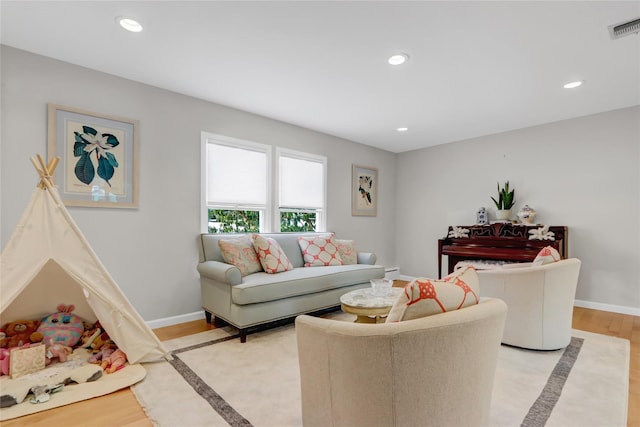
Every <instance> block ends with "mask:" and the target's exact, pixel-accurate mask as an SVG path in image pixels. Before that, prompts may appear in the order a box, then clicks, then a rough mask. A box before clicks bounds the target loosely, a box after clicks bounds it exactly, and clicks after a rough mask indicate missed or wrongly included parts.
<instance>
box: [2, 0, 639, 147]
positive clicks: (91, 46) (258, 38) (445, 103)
mask: <svg viewBox="0 0 640 427" xmlns="http://www.w3.org/2000/svg"><path fill="white" fill-rule="evenodd" d="M0 14H1V41H2V44H5V45H8V46H13V47H16V48H19V49H23V50H27V51H30V52H34V53H37V54H41V55H45V56H49V57H52V58H57V59H60V60H62V61H66V62H70V63H73V64H78V65H81V66H84V67H88V68H92V69H96V70H100V71H104V72H106V73H110V74H114V75H117V76H121V77H125V78H127V79H131V80H135V81H139V82H144V83H147V84H150V85H153V86H157V87H161V88H165V89H168V90H171V91H175V92H179V93H183V94H186V95H190V96H194V97H197V98H201V99H204V100H208V101H211V102H215V103H219V104H223V105H227V106H230V107H235V108H238V109H241V110H245V111H249V112H253V113H256V114H260V115H263V116H267V117H271V118H274V119H278V120H282V121H284V122H289V123H293V124H296V125H299V126H303V127H306V128H310V129H314V130H317V131H320V132H324V133H328V134H331V135H336V136H339V137H342V138H345V139H348V140H352V141H356V142H360V143H362V144H366V145H371V146H374V147H378V148H382V149H385V150H388V151H392V152H403V151H407V150H412V149H417V148H422V147H428V146H433V145H438V144H444V143H447V142H452V141H458V140H462V139H467V138H473V137H477V136H481V135H488V134H493V133H498V132H503V131H507V130H511V129H518V128H523V127H527V126H532V125H537V124H541V123H547V122H553V121H558V120H563V119H568V118H572V117H578V116H583V115H587V114H594V113H598V112H602V111H609V110H614V109H617V108H623V107H628V106H632V105H640V41H639V39H640V37H639V36H638V35H637V34H636V35H632V36H628V37H624V38H621V39H618V40H611V38H610V37H609V32H608V28H607V27H608V26H609V25H612V24H617V23H620V22H621V21H626V20H629V19H633V18H638V17H640V1H602V2H598V1H565V2H557V1H533V2H528V1H510V2H507V1H502V2H490V1H470V2H456V1H449V2H445V1H407V2H402V1H371V2H370V1H324V2H315V1H289V2H282V1H280V2H276V1H257V2H248V1H235V2H214V1H194V2H189V1H141V2H116V1H103V2H96V1H91V2H84V1H82V2H78V1H70V2H57V1H47V2H36V1H24V0H20V1H7V0H3V1H2V2H1V3H0ZM117 16H128V17H132V18H135V19H137V20H138V21H139V22H140V23H141V24H142V25H143V26H144V31H143V32H141V33H129V32H126V31H124V30H122V29H121V28H120V27H119V26H118V25H117V24H116V23H115V18H116V17H117ZM396 52H406V53H408V54H409V55H410V60H409V62H408V63H407V64H406V65H404V66H402V67H395V68H394V67H392V66H390V65H388V64H387V63H386V58H387V57H388V56H390V55H391V54H393V53H396ZM576 79H583V80H585V81H586V83H585V84H584V85H583V86H581V87H580V88H578V89H574V90H566V89H563V88H562V85H563V84H564V83H566V82H568V81H572V80H576ZM400 126H407V127H409V131H408V132H404V133H399V132H397V131H396V130H395V129H396V128H397V127H400Z"/></svg>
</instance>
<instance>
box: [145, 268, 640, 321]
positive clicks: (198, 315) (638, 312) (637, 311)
mask: <svg viewBox="0 0 640 427" xmlns="http://www.w3.org/2000/svg"><path fill="white" fill-rule="evenodd" d="M390 270H392V269H390ZM388 273H391V274H394V275H397V277H394V279H400V280H409V281H410V280H413V279H415V277H412V276H405V275H402V274H399V271H398V270H397V269H396V270H393V271H388ZM574 305H575V306H576V307H584V308H591V309H593V310H602V311H610V312H613V313H620V314H629V315H631V316H640V308H635V307H625V306H621V305H612V304H602V303H599V302H591V301H584V300H578V299H577V300H575V302H574ZM200 319H204V310H200V311H196V312H193V313H187V314H181V315H179V316H171V317H165V318H163V319H156V320H149V321H147V322H146V324H147V325H148V326H149V327H150V328H151V329H156V328H163V327H165V326H172V325H177V324H179V323H186V322H192V321H194V320H200Z"/></svg>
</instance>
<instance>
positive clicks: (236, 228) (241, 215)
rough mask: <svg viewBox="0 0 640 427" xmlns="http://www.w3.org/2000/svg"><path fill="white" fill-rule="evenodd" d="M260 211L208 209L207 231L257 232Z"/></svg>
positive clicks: (258, 229)
mask: <svg viewBox="0 0 640 427" xmlns="http://www.w3.org/2000/svg"><path fill="white" fill-rule="evenodd" d="M259 231H260V212H258V211H235V210H222V209H209V233H258V232H259Z"/></svg>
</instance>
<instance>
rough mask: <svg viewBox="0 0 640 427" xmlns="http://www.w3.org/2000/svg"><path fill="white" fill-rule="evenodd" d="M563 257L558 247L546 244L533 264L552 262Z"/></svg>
mask: <svg viewBox="0 0 640 427" xmlns="http://www.w3.org/2000/svg"><path fill="white" fill-rule="evenodd" d="M561 258H562V257H561V256H560V253H559V252H558V251H557V250H556V248H554V247H553V246H545V247H544V248H542V249H540V252H538V255H536V258H535V259H534V260H533V265H544V264H551V263H552V262H558V261H560V259H561Z"/></svg>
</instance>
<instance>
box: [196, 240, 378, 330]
mask: <svg viewBox="0 0 640 427" xmlns="http://www.w3.org/2000/svg"><path fill="white" fill-rule="evenodd" d="M318 234H324V235H326V234H327V233H262V234H261V235H262V236H265V237H272V238H274V239H275V240H276V241H277V242H278V243H279V244H280V246H281V247H282V250H283V251H284V252H285V254H286V255H287V257H288V258H289V260H290V261H291V263H292V264H293V266H294V269H293V270H289V271H284V272H282V273H275V274H268V273H265V272H264V271H261V272H258V273H253V274H249V275H247V276H244V277H242V275H241V274H240V270H238V268H237V267H235V266H233V265H231V264H227V263H225V262H224V259H223V258H222V254H221V253H220V249H219V247H218V241H219V240H220V239H229V238H237V237H240V235H238V234H215V233H214V234H211V233H203V234H201V235H200V239H199V243H200V244H199V252H200V261H199V264H198V272H199V273H200V288H201V293H202V308H203V309H204V311H205V316H206V319H207V322H208V323H211V322H212V321H214V320H215V321H216V322H219V321H220V320H222V321H223V322H224V323H229V324H230V325H233V326H235V327H236V328H238V329H239V331H240V341H241V342H245V341H246V335H247V331H248V330H249V329H250V328H253V327H254V326H258V325H263V324H266V323H269V322H273V321H277V320H280V319H286V318H291V317H295V316H297V315H299V314H303V313H311V312H314V311H319V310H323V309H327V308H331V307H336V306H338V305H340V296H341V295H343V294H345V293H347V292H349V291H352V290H355V289H360V288H364V287H368V286H370V282H369V281H370V280H371V279H381V278H383V277H384V275H385V270H384V267H383V266H381V265H376V255H375V254H373V253H365V252H358V264H352V265H340V266H327V267H304V261H303V258H302V251H301V250H300V246H299V245H298V236H313V235H318ZM214 318H215V319H214Z"/></svg>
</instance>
